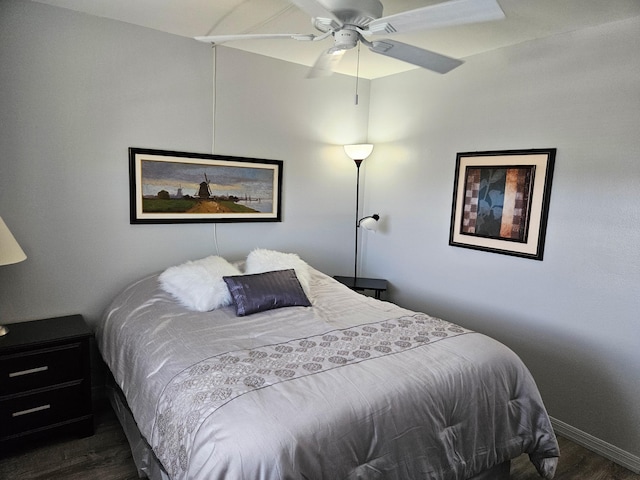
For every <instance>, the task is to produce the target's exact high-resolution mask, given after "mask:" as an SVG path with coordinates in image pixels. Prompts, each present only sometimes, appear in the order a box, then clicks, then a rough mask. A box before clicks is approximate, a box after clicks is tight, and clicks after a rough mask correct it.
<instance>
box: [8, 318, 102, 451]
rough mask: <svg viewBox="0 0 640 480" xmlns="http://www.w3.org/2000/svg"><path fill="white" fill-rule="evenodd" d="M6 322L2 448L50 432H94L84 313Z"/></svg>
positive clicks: (89, 334) (88, 331)
mask: <svg viewBox="0 0 640 480" xmlns="http://www.w3.org/2000/svg"><path fill="white" fill-rule="evenodd" d="M8 327H9V333H8V334H7V335H5V336H3V337H0V450H3V449H4V448H5V446H7V447H8V446H9V445H14V444H16V443H21V442H20V441H21V440H27V439H33V438H35V437H36V436H42V435H44V434H49V433H62V432H63V431H65V432H75V433H77V434H79V435H80V436H89V435H93V408H92V404H91V368H90V357H89V355H90V353H89V341H90V338H91V337H92V336H93V334H92V333H91V331H90V330H89V328H88V327H87V325H86V323H85V322H84V319H83V318H82V316H81V315H70V316H67V317H58V318H49V319H46V320H36V321H32V322H23V323H14V324H10V325H8Z"/></svg>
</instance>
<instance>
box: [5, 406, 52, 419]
mask: <svg viewBox="0 0 640 480" xmlns="http://www.w3.org/2000/svg"><path fill="white" fill-rule="evenodd" d="M50 408H51V405H50V404H46V405H41V406H39V407H34V408H29V409H27V410H20V411H19V412H13V413H12V414H11V416H12V417H19V416H20V415H28V414H30V413H36V412H41V411H42V410H48V409H50Z"/></svg>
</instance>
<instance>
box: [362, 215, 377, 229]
mask: <svg viewBox="0 0 640 480" xmlns="http://www.w3.org/2000/svg"><path fill="white" fill-rule="evenodd" d="M378 225H380V224H379V223H378V219H376V218H374V217H365V218H363V219H362V220H360V226H361V227H362V228H364V229H365V230H370V231H372V232H376V231H377V230H378Z"/></svg>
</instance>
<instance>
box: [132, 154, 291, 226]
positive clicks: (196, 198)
mask: <svg viewBox="0 0 640 480" xmlns="http://www.w3.org/2000/svg"><path fill="white" fill-rule="evenodd" d="M282 167H283V162H282V161H281V160H262V159H256V158H245V157H232V156H224V155H209V154H200V153H187V152H171V151H166V150H151V149H143V148H129V179H130V198H131V218H130V221H131V223H132V224H140V223H142V224H144V223H204V222H280V221H281V210H282V205H281V203H282Z"/></svg>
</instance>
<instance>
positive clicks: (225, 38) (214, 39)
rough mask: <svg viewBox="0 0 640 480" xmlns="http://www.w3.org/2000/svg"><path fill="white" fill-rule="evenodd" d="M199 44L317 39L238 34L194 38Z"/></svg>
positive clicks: (311, 35)
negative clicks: (279, 39) (280, 39)
mask: <svg viewBox="0 0 640 480" xmlns="http://www.w3.org/2000/svg"><path fill="white" fill-rule="evenodd" d="M194 38H195V39H196V40H198V41H199V42H204V43H215V44H220V43H226V42H234V41H236V40H270V39H278V38H292V39H294V40H303V41H312V40H314V39H315V38H316V35H313V34H297V33H255V34H238V35H210V36H207V37H194Z"/></svg>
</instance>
